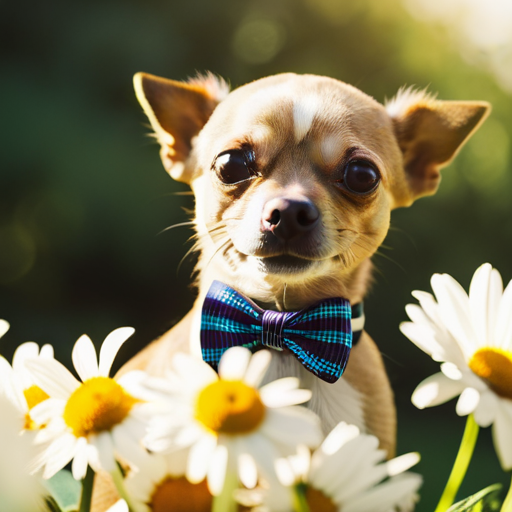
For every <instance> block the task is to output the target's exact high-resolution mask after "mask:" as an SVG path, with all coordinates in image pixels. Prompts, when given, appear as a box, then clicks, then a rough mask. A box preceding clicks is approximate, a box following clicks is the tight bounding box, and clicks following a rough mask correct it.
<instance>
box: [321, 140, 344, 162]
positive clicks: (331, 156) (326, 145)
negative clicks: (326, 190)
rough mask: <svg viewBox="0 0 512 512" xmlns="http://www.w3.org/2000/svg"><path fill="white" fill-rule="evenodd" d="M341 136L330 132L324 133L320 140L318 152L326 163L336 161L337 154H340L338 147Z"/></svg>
mask: <svg viewBox="0 0 512 512" xmlns="http://www.w3.org/2000/svg"><path fill="white" fill-rule="evenodd" d="M342 142H343V141H342V140H341V136H340V135H339V134H338V135H334V134H330V135H326V136H325V137H324V138H323V139H322V140H321V141H320V153H321V155H322V159H323V161H324V162H325V163H326V164H327V165H330V164H333V163H335V162H336V160H337V158H338V155H339V154H340V148H341V146H342Z"/></svg>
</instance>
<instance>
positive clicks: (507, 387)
mask: <svg viewBox="0 0 512 512" xmlns="http://www.w3.org/2000/svg"><path fill="white" fill-rule="evenodd" d="M469 367H470V368H471V370H472V371H473V372H474V373H476V374H477V375H478V376H479V377H481V378H482V379H484V380H485V381H487V383H488V384H489V386H490V387H491V388H492V389H493V391H495V392H496V394H497V395H499V396H502V397H504V398H510V399H512V352H509V351H507V350H501V349H499V348H481V349H480V350H477V351H476V352H475V353H474V354H473V357H472V358H471V361H469Z"/></svg>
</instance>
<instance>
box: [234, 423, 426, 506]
mask: <svg viewBox="0 0 512 512" xmlns="http://www.w3.org/2000/svg"><path fill="white" fill-rule="evenodd" d="M378 445H379V441H378V439H377V438H376V437H374V436H371V435H366V434H361V433H360V431H359V429H358V428H357V427H356V426H355V425H347V424H346V423H344V422H343V423H340V424H338V425H337V426H336V427H335V428H334V429H333V430H332V431H331V433H330V434H329V435H328V436H327V437H326V438H325V440H324V442H323V443H322V445H321V446H320V447H319V448H318V449H317V450H315V452H314V453H313V455H311V452H310V451H309V449H308V448H307V447H305V446H300V447H299V449H298V450H297V454H296V455H294V456H292V457H288V459H281V460H280V461H279V464H278V466H277V467H278V474H279V480H280V481H281V483H282V484H283V485H284V486H285V487H281V488H279V487H278V486H274V487H270V488H269V489H267V490H263V491H260V492H259V493H258V492H255V493H252V495H251V494H249V493H244V492H241V493H239V494H238V495H237V498H238V497H241V499H242V502H244V503H245V504H247V505H257V504H258V505H259V506H258V510H260V511H262V512H263V511H271V512H291V511H292V510H294V505H293V503H294V499H293V492H292V490H293V486H299V487H300V489H301V493H303V496H304V499H305V500H306V502H307V505H308V507H309V509H310V510H311V511H312V512H393V511H397V510H398V511H400V512H406V511H410V510H413V509H414V505H415V503H416V501H417V499H418V496H417V491H418V489H419V487H420V486H421V483H422V478H421V476H420V475H417V474H415V473H404V472H405V471H406V470H407V469H409V468H410V467H412V466H413V465H415V464H416V463H417V462H418V461H419V455H418V454H417V453H408V454H406V455H402V456H401V457H397V458H395V459H391V460H389V461H384V460H385V458H386V452H385V451H384V450H379V449H378ZM258 494H259V496H258ZM258 502H259V503H258Z"/></svg>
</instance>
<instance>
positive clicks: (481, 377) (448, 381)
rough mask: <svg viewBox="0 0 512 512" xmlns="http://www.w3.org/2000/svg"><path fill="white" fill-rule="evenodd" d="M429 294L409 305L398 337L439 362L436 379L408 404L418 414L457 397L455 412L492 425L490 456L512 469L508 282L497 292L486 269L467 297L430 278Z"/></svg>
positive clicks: (443, 278)
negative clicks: (439, 366)
mask: <svg viewBox="0 0 512 512" xmlns="http://www.w3.org/2000/svg"><path fill="white" fill-rule="evenodd" d="M431 284H432V289H433V290H434V293H435V296H436V299H437V302H436V301H435V299H434V297H433V296H432V295H430V294H429V293H425V292H420V291H415V292H413V296H414V297H416V298H417V299H418V300H419V302H420V306H421V307H420V306H417V305H414V304H409V305H408V306H407V307H406V311H407V314H408V315H409V318H410V319H411V320H412V322H404V323H403V324H401V326H400V329H401V331H402V332H403V333H404V334H405V335H406V336H407V337H408V338H409V339H410V340H411V341H412V342H413V343H415V344H416V345H417V346H418V347H419V348H421V349H422V350H423V351H424V352H426V353H427V354H429V355H430V356H432V358H433V359H434V360H435V361H439V362H442V364H441V373H436V374H435V375H432V376H430V377H428V378H427V379H425V380H424V381H423V382H422V383H421V384H420V385H419V386H418V387H417V388H416V390H415V391H414V393H413V396H412V401H413V403H414V405H416V407H419V408H420V409H423V408H424V407H431V406H434V405H439V404H442V403H444V402H446V401H448V400H450V399H452V398H454V397H456V396H457V395H460V397H459V400H458V402H457V406H456V411H457V414H459V415H460V416H465V415H468V414H473V415H474V418H475V421H476V422H477V423H478V424H479V425H480V426H481V427H488V426H489V425H491V424H492V425H493V437H494V445H495V447H496V452H497V454H498V457H499V459H500V462H501V465H502V466H503V468H504V469H505V470H508V469H511V468H512V435H510V432H512V282H511V283H509V285H508V286H507V288H506V290H505V291H503V283H502V280H501V276H500V274H499V272H498V271H497V270H496V269H493V268H492V267H491V265H490V264H488V263H486V264H484V265H482V266H481V267H480V268H479V269H478V270H477V271H476V272H475V275H474V276H473V279H472V281H471V286H470V289H469V297H468V295H467V294H466V292H465V291H464V289H463V288H462V287H461V286H460V284H459V283H457V281H455V280H454V279H453V278H452V277H451V276H449V275H447V274H435V275H434V276H433V277H432V281H431Z"/></svg>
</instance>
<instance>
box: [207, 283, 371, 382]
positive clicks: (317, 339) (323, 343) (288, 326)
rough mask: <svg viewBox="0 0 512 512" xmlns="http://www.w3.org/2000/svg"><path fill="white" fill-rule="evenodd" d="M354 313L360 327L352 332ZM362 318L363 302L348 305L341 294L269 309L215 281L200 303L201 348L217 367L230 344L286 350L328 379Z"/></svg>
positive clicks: (340, 366)
mask: <svg viewBox="0 0 512 512" xmlns="http://www.w3.org/2000/svg"><path fill="white" fill-rule="evenodd" d="M353 313H355V314H356V315H353ZM355 316H357V317H358V320H359V324H360V325H358V326H357V331H356V332H354V334H353V333H352V322H351V319H352V321H354V320H355V318H354V317H355ZM363 321H364V315H363V309H362V304H357V305H356V306H354V307H352V308H351V307H350V302H349V301H348V300H346V299H342V298H339V297H335V298H332V299H325V300H322V301H320V302H318V303H316V304H314V305H313V306H310V307H308V308H305V309H302V310H301V311H296V312H281V311H270V310H263V309H261V308H260V307H258V306H257V305H256V304H255V303H254V302H253V301H251V300H250V299H248V298H246V297H244V296H243V295H241V294H240V293H238V292H237V291H236V290H233V289H232V288H230V287H229V286H227V285H225V284H223V283H220V282H219V281H214V282H213V283H212V286H211V287H210V290H209V291H208V294H207V295H206V299H205V301H204V304H203V312H202V316H201V351H202V354H203V359H204V360H205V361H206V362H207V363H208V364H209V365H210V366H212V367H213V368H214V369H217V366H218V364H219V361H220V358H221V356H222V354H223V353H224V352H225V351H226V350H227V349H228V348H231V347H236V346H238V347H240V346H241V347H246V348H248V349H250V350H251V351H252V352H254V351H256V350H258V349H259V348H261V347H269V348H273V349H275V350H284V349H288V350H290V351H291V352H293V354H295V356H296V357H297V359H298V360H299V361H300V362H301V363H302V364H303V365H304V367H305V368H306V369H307V370H309V371H310V372H312V373H314V374H315V375H316V376H318V377H319V378H320V379H322V380H324V381H326V382H331V383H332V382H336V381H337V380H338V379H339V378H340V377H341V375H342V373H343V370H344V369H345V366H346V365H347V361H348V356H349V354H350V349H351V348H352V345H353V344H355V343H356V342H357V340H358V339H359V337H360V335H361V332H362V329H363ZM354 323H355V322H354ZM354 327H355V326H354Z"/></svg>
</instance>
